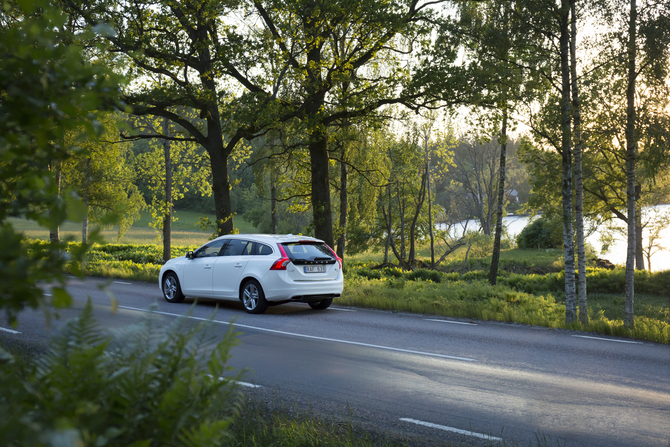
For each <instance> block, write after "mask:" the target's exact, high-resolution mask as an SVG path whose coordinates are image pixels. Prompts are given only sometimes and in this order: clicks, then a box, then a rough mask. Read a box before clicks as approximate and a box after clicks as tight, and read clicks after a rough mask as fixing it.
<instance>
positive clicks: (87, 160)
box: [81, 157, 91, 244]
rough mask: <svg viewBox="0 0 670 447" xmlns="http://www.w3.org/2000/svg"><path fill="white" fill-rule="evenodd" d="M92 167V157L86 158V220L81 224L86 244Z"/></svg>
mask: <svg viewBox="0 0 670 447" xmlns="http://www.w3.org/2000/svg"><path fill="white" fill-rule="evenodd" d="M90 169H91V159H90V157H87V158H86V168H85V170H84V175H85V176H86V177H85V178H84V222H82V225H81V243H82V244H85V243H86V241H87V240H88V188H89V177H90V175H91V173H90Z"/></svg>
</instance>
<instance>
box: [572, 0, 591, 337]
mask: <svg viewBox="0 0 670 447" xmlns="http://www.w3.org/2000/svg"><path fill="white" fill-rule="evenodd" d="M575 3H576V0H570V13H571V16H572V20H571V22H572V25H571V36H570V37H571V38H570V74H571V77H572V121H573V125H574V129H575V226H576V228H575V230H576V232H577V234H576V236H577V270H578V273H577V292H578V294H579V321H580V322H581V323H582V325H583V326H586V325H588V324H589V313H588V309H587V299H586V248H585V246H584V186H583V182H582V131H581V114H580V104H579V87H578V85H577V43H576V42H577V12H576V9H577V8H576V5H575Z"/></svg>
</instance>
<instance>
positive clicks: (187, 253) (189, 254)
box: [186, 250, 193, 259]
mask: <svg viewBox="0 0 670 447" xmlns="http://www.w3.org/2000/svg"><path fill="white" fill-rule="evenodd" d="M186 259H193V252H192V251H190V250H189V251H187V252H186Z"/></svg>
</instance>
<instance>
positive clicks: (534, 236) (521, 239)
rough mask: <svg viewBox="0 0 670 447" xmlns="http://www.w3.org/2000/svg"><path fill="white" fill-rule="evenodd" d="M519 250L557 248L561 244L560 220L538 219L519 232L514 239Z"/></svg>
mask: <svg viewBox="0 0 670 447" xmlns="http://www.w3.org/2000/svg"><path fill="white" fill-rule="evenodd" d="M516 243H517V246H518V247H519V248H558V247H561V246H562V244H563V230H562V227H561V222H560V220H558V219H556V218H554V219H547V218H546V217H540V218H538V219H534V220H533V221H532V222H531V223H529V224H528V225H526V227H525V228H524V229H523V230H521V233H519V234H518V235H517V237H516Z"/></svg>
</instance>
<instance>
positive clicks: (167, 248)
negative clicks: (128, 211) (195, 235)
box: [163, 119, 172, 262]
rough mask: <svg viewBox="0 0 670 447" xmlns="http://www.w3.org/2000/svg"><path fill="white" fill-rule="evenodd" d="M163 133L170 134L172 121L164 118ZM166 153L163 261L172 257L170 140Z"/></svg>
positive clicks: (165, 141) (167, 142) (165, 147)
mask: <svg viewBox="0 0 670 447" xmlns="http://www.w3.org/2000/svg"><path fill="white" fill-rule="evenodd" d="M163 134H164V135H165V136H168V137H169V136H170V122H169V121H168V120H167V119H163ZM163 154H164V155H165V215H164V217H163V261H165V262H167V261H168V260H170V258H171V257H172V159H171V158H170V155H171V154H170V140H163Z"/></svg>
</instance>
